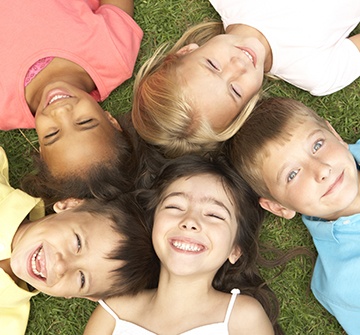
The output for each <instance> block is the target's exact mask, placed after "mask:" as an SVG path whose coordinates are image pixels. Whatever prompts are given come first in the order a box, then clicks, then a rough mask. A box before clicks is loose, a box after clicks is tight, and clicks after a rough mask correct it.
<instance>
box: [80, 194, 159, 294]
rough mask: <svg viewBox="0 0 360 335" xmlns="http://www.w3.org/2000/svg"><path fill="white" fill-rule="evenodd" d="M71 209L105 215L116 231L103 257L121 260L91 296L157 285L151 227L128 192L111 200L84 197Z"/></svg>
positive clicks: (136, 291)
mask: <svg viewBox="0 0 360 335" xmlns="http://www.w3.org/2000/svg"><path fill="white" fill-rule="evenodd" d="M74 212H88V213H90V214H92V215H94V216H95V217H105V218H107V219H109V220H110V221H111V226H112V229H113V230H114V233H115V234H118V235H119V242H118V244H117V247H116V248H115V249H114V250H112V251H111V252H110V253H109V255H107V259H110V260H118V261H123V262H124V264H123V265H122V266H120V267H118V268H116V269H115V270H114V271H113V272H112V273H111V274H110V275H109V278H110V279H112V281H113V283H112V284H110V285H105V283H104V286H103V291H101V292H97V294H96V295H97V296H96V297H95V298H98V299H107V298H109V297H113V296H119V295H124V294H136V293H138V292H140V291H142V290H144V289H148V288H154V287H156V286H157V283H158V277H159V271H160V266H159V261H158V258H157V256H156V254H155V251H154V249H153V246H152V242H151V229H150V228H149V226H148V225H147V223H146V222H145V220H144V213H143V211H142V209H141V208H140V207H139V205H138V204H137V202H136V199H135V197H134V195H133V194H132V193H128V194H123V195H121V196H119V197H117V198H116V199H113V200H111V201H104V200H99V199H87V200H85V201H84V202H83V204H81V205H79V206H78V207H76V208H75V209H74ZM99 224H102V223H101V222H99ZM98 238H99V239H101V238H102V237H101V236H99V237H98Z"/></svg>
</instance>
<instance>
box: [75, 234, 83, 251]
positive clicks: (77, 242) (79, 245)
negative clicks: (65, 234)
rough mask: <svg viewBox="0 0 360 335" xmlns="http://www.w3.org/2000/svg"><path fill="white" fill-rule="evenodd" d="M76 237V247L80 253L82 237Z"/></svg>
mask: <svg viewBox="0 0 360 335" xmlns="http://www.w3.org/2000/svg"><path fill="white" fill-rule="evenodd" d="M75 236H76V247H77V251H78V252H79V251H80V250H81V246H82V244H81V239H80V236H79V235H78V234H75Z"/></svg>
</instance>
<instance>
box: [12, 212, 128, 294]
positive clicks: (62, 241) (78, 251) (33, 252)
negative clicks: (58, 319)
mask: <svg viewBox="0 0 360 335" xmlns="http://www.w3.org/2000/svg"><path fill="white" fill-rule="evenodd" d="M120 239H121V238H120V237H119V236H117V234H115V233H114V231H113V229H112V228H111V224H110V222H109V221H108V220H107V219H104V218H103V217H100V216H99V217H97V216H94V215H91V214H89V213H87V212H73V210H71V209H69V210H66V211H64V212H61V213H58V214H54V215H50V216H47V217H45V218H44V219H42V220H39V221H36V222H33V223H30V224H29V226H28V228H27V230H26V231H25V232H24V234H22V235H21V238H20V239H19V240H18V241H17V243H16V245H13V252H12V255H11V260H10V262H11V268H12V270H13V272H14V274H15V275H16V276H17V277H18V278H20V279H22V280H24V281H25V282H27V283H29V284H30V285H31V286H33V287H35V288H36V289H38V290H39V291H41V292H44V293H46V294H49V295H52V296H58V297H80V298H86V297H92V296H95V295H97V293H98V292H103V291H104V287H105V286H106V285H112V284H113V281H112V279H111V271H113V270H115V269H116V268H117V267H120V266H122V262H121V261H116V260H109V259H107V256H108V255H109V253H110V252H111V251H112V250H113V249H115V247H116V245H117V244H118V243H119V240H120Z"/></svg>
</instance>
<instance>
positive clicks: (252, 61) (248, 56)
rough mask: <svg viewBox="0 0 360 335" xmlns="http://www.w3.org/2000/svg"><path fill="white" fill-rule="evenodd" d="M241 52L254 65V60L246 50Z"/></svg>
mask: <svg viewBox="0 0 360 335" xmlns="http://www.w3.org/2000/svg"><path fill="white" fill-rule="evenodd" d="M241 51H242V52H243V53H244V54H245V55H246V56H247V58H249V59H250V61H251V63H254V58H253V57H252V56H251V55H250V54H249V53H248V52H247V51H246V50H241Z"/></svg>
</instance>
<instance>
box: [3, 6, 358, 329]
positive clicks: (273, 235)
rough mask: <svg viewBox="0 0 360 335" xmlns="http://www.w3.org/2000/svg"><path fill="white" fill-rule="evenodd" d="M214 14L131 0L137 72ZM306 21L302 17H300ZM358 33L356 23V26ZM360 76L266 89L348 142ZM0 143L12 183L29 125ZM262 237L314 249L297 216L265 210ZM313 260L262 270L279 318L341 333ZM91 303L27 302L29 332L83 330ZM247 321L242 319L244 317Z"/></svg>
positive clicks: (125, 92) (27, 147)
mask: <svg viewBox="0 0 360 335" xmlns="http://www.w3.org/2000/svg"><path fill="white" fill-rule="evenodd" d="M210 19H218V16H217V14H216V12H215V11H214V10H213V8H212V7H211V5H210V4H209V2H208V1H207V0H196V1H194V0H158V1H154V0H135V20H136V21H137V22H138V23H139V25H140V26H141V27H142V29H143V30H144V39H143V43H142V47H141V51H140V54H139V58H138V62H137V65H136V69H135V71H137V70H138V68H139V66H140V65H141V64H142V63H143V62H144V60H145V59H147V58H148V57H149V56H150V55H152V53H153V52H154V50H155V49H156V47H157V46H159V45H160V44H162V43H164V42H170V43H172V42H174V41H176V40H177V39H178V38H179V37H180V35H181V34H182V32H183V31H184V30H185V29H186V28H187V27H188V26H191V25H192V24H194V23H197V22H200V21H203V20H210ZM304 24H305V22H304ZM358 31H359V32H360V27H358ZM132 83H133V81H132V80H129V81H127V82H126V83H125V84H123V85H122V86H121V87H119V88H118V89H117V90H115V91H114V92H113V93H112V94H111V96H110V97H109V98H108V99H107V100H106V101H105V102H104V103H103V107H104V108H106V109H108V110H109V111H110V112H111V113H112V114H113V115H117V114H120V113H126V112H128V111H129V110H130V109H131V101H132ZM359 92H360V80H359V79H358V80H357V81H356V82H354V83H353V84H351V85H350V86H348V87H347V88H345V89H343V90H342V91H340V92H337V93H335V94H332V95H330V96H326V97H312V96H311V95H310V94H308V93H306V92H303V91H301V90H300V89H297V88H295V87H292V86H291V85H288V84H287V83H285V82H282V81H276V80H275V81H274V80H271V81H269V82H268V83H267V89H266V94H268V95H269V96H284V97H290V98H295V99H298V100H300V101H302V102H303V103H305V104H306V105H308V106H309V107H311V108H313V109H314V110H316V111H317V112H318V113H319V114H320V115H322V116H323V117H325V118H326V119H327V120H329V121H330V122H331V124H332V125H333V126H334V128H335V129H336V130H337V131H338V132H339V134H340V135H341V136H342V137H343V138H344V140H345V141H347V142H349V143H353V142H355V141H356V140H357V139H358V137H359V134H358V133H359V128H358V111H359V110H360V108H359V105H360V99H358V93H359ZM0 145H1V146H3V147H4V148H5V150H6V152H7V155H8V158H9V163H10V181H11V183H12V185H13V186H18V185H19V180H20V179H21V178H22V177H23V176H24V175H25V174H26V173H28V172H29V169H30V162H31V160H30V152H31V150H33V148H36V147H37V137H36V134H35V132H34V131H33V130H26V131H19V130H14V131H10V132H0ZM261 238H262V240H263V241H266V242H271V243H272V244H273V245H274V246H276V247H278V248H280V249H282V250H288V249H291V248H292V247H295V246H299V245H301V246H306V247H308V248H309V249H311V250H313V251H314V252H315V250H314V247H313V244H312V240H311V237H310V236H309V233H308V232H307V230H306V228H305V226H304V225H303V224H302V222H301V219H300V217H296V218H295V219H293V220H291V221H289V220H285V219H281V218H277V217H274V216H271V215H269V216H268V217H267V219H266V222H265V225H264V228H263V231H262V234H261ZM311 272H312V263H311V262H310V260H309V259H307V258H305V257H299V258H297V259H295V260H293V261H291V262H289V264H288V266H287V267H286V269H285V270H284V271H283V272H282V274H281V275H280V276H279V277H277V278H276V279H274V280H272V277H273V275H274V271H273V270H272V271H269V270H265V269H262V273H263V275H264V277H265V278H267V279H268V280H269V283H270V286H271V287H272V289H273V290H274V291H275V292H276V293H277V295H278V297H279V300H280V302H281V315H280V323H281V325H282V326H283V328H284V330H285V332H286V334H289V335H296V334H312V335H323V334H327V335H331V334H333V335H335V334H345V333H344V332H343V331H342V329H341V327H340V326H339V324H338V323H337V321H336V320H335V319H334V318H333V317H332V316H331V315H330V314H329V313H327V311H326V310H324V309H323V308H322V307H321V306H320V305H319V304H318V303H317V301H316V300H315V299H314V297H313V295H312V293H311V291H310V289H309V285H310V278H311ZM95 306H96V304H95V303H93V302H90V301H86V300H80V299H70V300H66V299H58V298H53V297H48V296H45V295H42V294H40V295H38V296H36V297H35V298H33V299H32V301H31V314H30V320H29V325H28V329H27V332H26V334H27V335H45V334H46V335H55V334H66V335H72V334H74V335H75V334H81V333H82V331H83V329H84V326H85V324H86V321H87V319H88V317H89V316H90V314H91V312H92V310H93V308H94V307H95ZM244 322H246V320H244Z"/></svg>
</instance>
